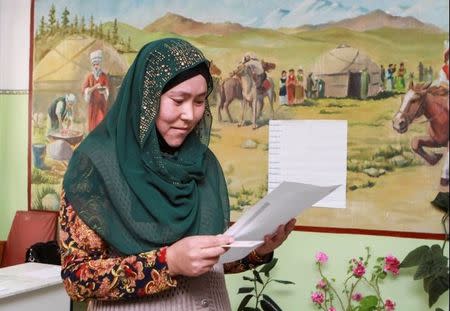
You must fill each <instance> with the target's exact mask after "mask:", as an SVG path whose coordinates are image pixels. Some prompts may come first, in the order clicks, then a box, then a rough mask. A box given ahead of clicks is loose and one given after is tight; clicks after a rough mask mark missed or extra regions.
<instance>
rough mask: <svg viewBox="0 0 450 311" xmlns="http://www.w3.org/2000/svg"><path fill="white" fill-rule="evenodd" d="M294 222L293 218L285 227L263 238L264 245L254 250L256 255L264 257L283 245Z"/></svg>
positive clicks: (292, 228)
mask: <svg viewBox="0 0 450 311" xmlns="http://www.w3.org/2000/svg"><path fill="white" fill-rule="evenodd" d="M295 222H296V220H295V218H292V219H291V220H289V222H288V223H286V224H285V225H280V226H278V229H277V231H275V232H274V233H273V234H271V235H266V236H265V237H264V244H263V245H261V246H259V247H258V248H257V249H256V250H255V251H256V254H258V256H265V255H267V254H269V253H271V252H273V251H274V250H275V249H276V248H277V247H278V246H280V245H281V244H283V242H284V240H286V239H287V237H288V235H289V234H290V233H291V232H292V230H294V227H295Z"/></svg>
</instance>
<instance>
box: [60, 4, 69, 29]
mask: <svg viewBox="0 0 450 311" xmlns="http://www.w3.org/2000/svg"><path fill="white" fill-rule="evenodd" d="M69 15H70V12H69V10H67V7H65V8H64V11H63V12H62V15H61V26H62V31H63V32H64V33H67V32H69Z"/></svg>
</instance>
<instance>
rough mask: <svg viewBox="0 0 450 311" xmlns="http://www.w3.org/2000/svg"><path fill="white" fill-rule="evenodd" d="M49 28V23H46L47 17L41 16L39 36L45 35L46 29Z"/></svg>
mask: <svg viewBox="0 0 450 311" xmlns="http://www.w3.org/2000/svg"><path fill="white" fill-rule="evenodd" d="M46 28H47V25H46V24H45V17H44V16H41V21H40V22H39V28H38V29H39V30H38V37H39V36H40V37H42V36H45V33H46V31H45V29H46Z"/></svg>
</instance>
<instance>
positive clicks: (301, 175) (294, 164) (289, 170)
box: [268, 120, 347, 208]
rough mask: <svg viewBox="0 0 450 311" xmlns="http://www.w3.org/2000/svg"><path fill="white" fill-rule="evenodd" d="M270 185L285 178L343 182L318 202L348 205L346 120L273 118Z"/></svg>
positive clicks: (272, 186)
mask: <svg viewBox="0 0 450 311" xmlns="http://www.w3.org/2000/svg"><path fill="white" fill-rule="evenodd" d="M268 167H269V175H268V181H269V184H268V189H269V192H270V191H272V190H273V189H274V188H275V187H276V186H278V184H279V183H280V182H282V181H294V182H300V183H305V184H314V185H320V186H325V185H341V187H340V188H339V189H337V190H336V191H334V192H333V194H331V195H329V196H327V197H326V198H324V199H323V200H320V201H319V202H317V203H316V204H314V206H319V207H333V208H345V205H346V193H345V190H346V179H347V121H346V120H271V121H270V123H269V165H268Z"/></svg>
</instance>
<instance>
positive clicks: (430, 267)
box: [414, 245, 448, 280]
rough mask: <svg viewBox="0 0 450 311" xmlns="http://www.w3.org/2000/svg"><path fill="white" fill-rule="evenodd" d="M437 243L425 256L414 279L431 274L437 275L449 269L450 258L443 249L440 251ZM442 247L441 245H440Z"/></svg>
mask: <svg viewBox="0 0 450 311" xmlns="http://www.w3.org/2000/svg"><path fill="white" fill-rule="evenodd" d="M434 246H435V245H433V246H432V248H431V249H430V250H428V253H427V254H426V255H425V256H424V257H423V259H422V262H421V263H420V264H419V267H418V268H417V271H416V273H415V274H414V280H420V279H423V278H426V277H430V276H437V275H439V274H442V273H445V272H446V271H447V262H448V259H447V257H445V256H444V255H443V254H442V252H441V251H438V250H437V248H436V247H434ZM439 248H440V247H439Z"/></svg>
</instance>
